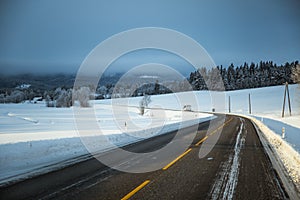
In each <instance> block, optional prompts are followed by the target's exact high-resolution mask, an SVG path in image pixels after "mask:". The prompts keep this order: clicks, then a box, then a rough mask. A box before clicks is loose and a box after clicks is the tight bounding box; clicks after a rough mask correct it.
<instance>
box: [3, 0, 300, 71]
mask: <svg viewBox="0 0 300 200" xmlns="http://www.w3.org/2000/svg"><path fill="white" fill-rule="evenodd" d="M299 10H300V2H299V1H298V0H263V1H261V0H251V1H250V0H249V1H248V0H245V1H240V0H226V1H225V0H197V1H196V0H182V1H176V0H164V1H163V0H157V1H156V0H151V1H143V0H127V1H124V0H123V1H115V0H110V1H84V0H82V1H71V0H51V1H49V0H47V1H46V0H45V1H44V0H34V1H33V0H27V1H17V0H7V1H6V0H2V1H1V2H0V44H1V45H0V67H1V72H2V73H18V72H39V73H40V72H47V73H48V72H52V73H59V72H70V73H76V71H77V70H78V68H79V66H80V64H81V62H82V61H83V60H84V58H85V57H86V56H87V55H88V53H89V52H90V51H91V50H92V49H93V48H94V47H95V46H96V45H98V44H99V43H100V42H101V41H103V40H105V39H107V38H108V37H110V36H111V35H113V34H117V33H119V32H121V31H125V30H128V29H132V28H139V27H164V28H170V29H174V30H176V31H180V32H182V33H184V34H186V35H188V36H190V37H192V38H193V39H195V40H196V41H197V42H198V43H199V44H201V45H202V46H203V47H204V48H205V49H206V50H207V52H208V53H209V54H210V55H211V57H212V58H213V60H214V61H215V63H216V64H217V65H221V64H222V65H224V66H228V65H229V64H230V63H234V64H237V65H240V64H242V63H243V62H252V61H253V62H259V61H260V60H272V61H274V62H276V63H278V64H282V63H285V62H287V61H294V60H300V36H299V35H300V20H299V19H300V12H299ZM158 57H159V56H158ZM174 60H176V59H174ZM148 61H149V60H147V58H145V61H144V62H148ZM119 63H120V62H119ZM178 63H179V62H177V67H180V66H181V67H182V66H183V65H185V63H184V62H182V63H180V66H179V64H178ZM175 65H176V64H175Z"/></svg>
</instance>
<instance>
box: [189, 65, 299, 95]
mask: <svg viewBox="0 0 300 200" xmlns="http://www.w3.org/2000/svg"><path fill="white" fill-rule="evenodd" d="M297 65H298V66H299V62H298V61H295V62H292V63H288V62H287V63H285V64H284V65H276V64H275V63H273V62H272V61H268V62H263V61H261V62H260V63H257V64H255V63H251V64H248V63H244V64H243V65H241V66H234V65H233V64H231V65H230V66H228V67H223V66H222V65H221V66H217V67H216V68H213V69H210V70H207V69H206V68H200V69H198V70H197V71H195V72H192V73H191V74H190V77H189V82H190V84H191V85H192V87H193V89H194V90H207V89H208V87H207V84H206V83H207V82H213V80H214V79H217V76H221V78H222V81H223V83H224V87H225V90H239V89H247V88H258V87H267V86H275V85H282V84H283V83H285V82H288V83H295V81H294V80H293V79H292V71H293V70H294V69H296V66H297ZM205 80H206V81H205ZM216 88H217V87H216ZM210 89H211V88H210Z"/></svg>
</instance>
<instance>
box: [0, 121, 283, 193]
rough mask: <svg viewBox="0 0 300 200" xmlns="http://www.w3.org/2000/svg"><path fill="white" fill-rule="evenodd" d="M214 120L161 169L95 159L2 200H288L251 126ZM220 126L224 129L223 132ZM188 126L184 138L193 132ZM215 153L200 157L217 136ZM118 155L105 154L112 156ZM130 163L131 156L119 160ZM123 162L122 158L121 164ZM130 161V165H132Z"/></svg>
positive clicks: (164, 139) (19, 187)
mask: <svg viewBox="0 0 300 200" xmlns="http://www.w3.org/2000/svg"><path fill="white" fill-rule="evenodd" d="M222 117H223V116H218V118H216V119H213V124H216V127H214V128H213V130H212V131H209V132H207V129H208V126H209V122H205V123H201V124H199V127H198V132H197V135H196V137H195V139H194V141H193V144H192V145H191V146H190V148H189V149H188V150H187V151H186V152H182V154H181V155H178V157H177V158H176V159H174V160H173V161H172V162H170V163H169V164H167V165H166V166H165V167H164V168H162V169H161V170H157V171H154V172H149V173H140V174H133V173H125V172H120V171H116V170H114V169H111V168H108V167H107V166H105V165H103V164H101V163H100V162H99V161H98V160H96V159H93V158H92V159H89V160H87V161H84V162H81V163H77V164H74V165H72V166H69V167H66V168H64V169H61V170H59V171H55V172H51V173H48V174H45V175H41V176H38V177H35V178H33V179H29V180H25V181H23V182H20V183H17V184H14V185H10V186H8V187H5V188H0V197H1V199H129V198H130V199H287V198H288V196H287V194H286V192H285V189H284V188H283V186H282V184H281V181H280V179H279V178H278V177H277V175H276V172H275V170H274V169H273V167H272V165H271V162H270V160H269V158H268V156H267V155H266V153H265V151H264V148H263V146H262V144H261V142H260V140H259V138H258V135H257V133H256V130H255V128H254V126H253V124H252V122H251V121H250V120H248V119H244V118H241V117H235V116H226V121H225V124H223V125H217V124H218V122H219V121H220V120H221V118H222ZM221 128H222V129H221ZM190 130H191V129H189V128H186V129H185V130H184V131H185V133H186V134H191V133H190V132H189V131H190ZM175 134H176V132H171V133H168V134H165V135H161V136H157V137H154V138H151V139H147V140H145V141H141V142H138V143H135V144H131V145H128V146H126V147H124V149H126V150H128V151H132V152H150V151H154V150H157V149H159V148H161V147H163V146H164V145H166V144H167V143H168V142H170V141H171V140H172V139H173V137H174V135H175ZM218 134H220V137H219V139H218V141H217V144H216V145H215V146H214V148H213V149H212V151H210V153H209V154H208V155H207V156H206V157H205V158H202V159H200V158H199V150H200V148H206V147H207V146H206V145H209V141H210V140H211V139H212V138H213V137H217V136H218ZM113 153H114V151H111V152H107V153H105V154H103V156H110V154H113ZM120 159H128V158H120ZM120 162H123V160H120ZM128 162H130V161H128Z"/></svg>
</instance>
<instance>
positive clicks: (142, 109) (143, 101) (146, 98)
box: [140, 94, 151, 115]
mask: <svg viewBox="0 0 300 200" xmlns="http://www.w3.org/2000/svg"><path fill="white" fill-rule="evenodd" d="M149 103H151V96H149V95H147V94H144V96H143V98H142V99H141V101H140V113H141V115H144V113H145V108H147V107H148V105H149Z"/></svg>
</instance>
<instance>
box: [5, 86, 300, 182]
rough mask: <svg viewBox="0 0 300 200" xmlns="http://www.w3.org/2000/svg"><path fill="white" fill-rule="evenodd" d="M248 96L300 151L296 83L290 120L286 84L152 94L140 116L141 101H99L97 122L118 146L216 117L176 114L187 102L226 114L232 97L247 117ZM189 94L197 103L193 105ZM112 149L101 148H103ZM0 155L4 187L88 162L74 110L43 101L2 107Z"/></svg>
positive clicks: (234, 107)
mask: <svg viewBox="0 0 300 200" xmlns="http://www.w3.org/2000/svg"><path fill="white" fill-rule="evenodd" d="M249 93H250V94H251V101H252V115H253V116H254V117H256V118H257V119H258V120H260V121H262V122H263V123H264V124H265V125H267V126H268V127H269V128H270V129H271V130H272V131H274V133H275V134H278V135H279V136H281V131H282V127H285V131H286V135H285V139H284V140H285V141H286V142H287V143H288V144H289V145H290V146H292V147H293V148H294V149H296V150H297V151H298V152H300V131H299V130H300V111H299V107H300V102H299V101H298V100H299V99H300V98H299V90H297V86H296V85H291V86H290V96H291V103H292V115H293V116H292V117H289V116H288V112H287V109H286V118H283V119H282V118H281V110H282V103H283V94H284V86H275V87H268V88H258V89H247V90H239V91H230V92H225V93H223V96H222V94H218V93H209V92H208V91H198V92H193V93H192V92H185V93H179V94H167V95H160V96H152V97H151V100H152V102H151V103H150V105H149V107H150V108H151V109H147V110H146V112H145V115H144V116H141V115H139V109H138V108H137V107H136V106H138V105H139V101H140V98H129V99H119V100H115V101H113V103H112V101H111V100H102V101H95V102H94V108H95V116H96V120H97V123H98V125H99V127H101V130H102V132H103V133H104V134H105V135H106V136H103V137H107V138H108V139H109V141H111V142H112V143H114V144H116V145H118V146H120V145H125V144H128V143H131V142H134V141H137V140H140V139H144V138H147V137H152V136H154V135H157V134H163V133H166V132H168V131H171V130H176V129H177V128H178V127H179V125H180V124H181V123H182V121H185V123H183V124H181V125H183V126H188V125H191V124H195V123H198V122H201V121H206V120H209V119H210V118H211V117H212V116H211V115H209V114H200V113H192V112H182V111H178V110H181V109H182V106H183V105H186V104H190V105H191V106H192V110H194V111H195V110H198V111H211V110H212V108H214V109H215V111H216V112H222V113H227V112H228V111H229V110H228V97H229V96H230V100H231V112H232V113H239V114H246V115H248V94H249ZM191 94H194V95H195V97H196V99H197V101H191V98H190V97H191ZM214 95H216V96H217V98H218V99H217V101H214V102H213V101H212V100H211V96H214ZM192 96H193V95H192ZM216 96H214V97H216ZM111 105H113V107H112V106H111ZM124 105H129V107H127V106H124ZM286 108H287V107H286ZM167 109H169V110H167ZM172 109H173V110H172ZM176 110H177V111H176ZM183 114H184V116H183ZM274 120H275V121H274ZM145 130H148V131H145ZM124 133H126V134H124ZM108 148H110V147H106V146H101V149H100V150H103V151H105V150H107V149H108ZM0 152H1V153H0V163H1V165H0V184H3V183H5V182H7V181H12V180H15V179H19V178H24V177H27V176H31V175H34V174H35V173H42V172H45V171H47V170H52V169H53V168H54V167H59V166H61V164H68V163H70V162H73V161H74V162H75V161H76V160H78V159H84V158H85V155H87V154H88V152H87V150H86V148H85V146H84V145H83V143H82V141H81V139H80V135H79V134H78V132H77V128H76V124H75V121H74V113H73V109H72V108H47V107H46V106H45V104H44V103H43V102H38V103H37V104H31V103H23V104H0ZM72 159H73V160H72Z"/></svg>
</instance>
